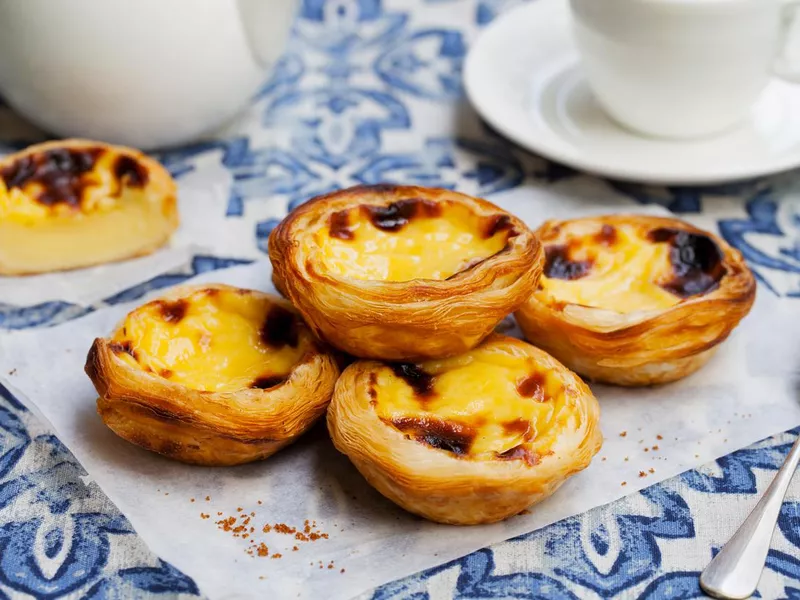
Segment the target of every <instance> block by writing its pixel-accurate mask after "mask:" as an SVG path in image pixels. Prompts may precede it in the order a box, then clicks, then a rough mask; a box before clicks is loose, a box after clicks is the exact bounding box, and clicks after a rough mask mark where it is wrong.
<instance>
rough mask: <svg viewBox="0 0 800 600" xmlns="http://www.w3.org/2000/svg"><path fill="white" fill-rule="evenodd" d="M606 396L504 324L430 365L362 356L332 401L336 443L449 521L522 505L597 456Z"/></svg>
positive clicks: (376, 477) (411, 506) (493, 515)
mask: <svg viewBox="0 0 800 600" xmlns="http://www.w3.org/2000/svg"><path fill="white" fill-rule="evenodd" d="M598 420H599V407H598V403H597V400H596V399H595V398H594V396H593V395H592V393H591V391H590V390H589V388H588V387H587V386H586V384H584V383H583V382H582V381H581V380H580V378H578V377H577V376H576V375H575V374H574V373H572V372H571V371H569V370H568V369H566V368H565V367H564V366H563V365H561V364H560V363H559V362H558V361H556V360H555V359H554V358H552V357H551V356H549V355H548V354H546V353H544V352H542V351H541V350H539V349H537V348H535V347H533V346H531V345H529V344H527V343H525V342H523V341H520V340H517V339H514V338H509V337H505V336H501V335H498V334H492V335H491V336H489V337H488V338H487V339H486V340H485V341H484V342H483V343H482V344H481V345H480V346H478V347H477V348H475V349H473V350H471V351H469V352H467V353H465V354H463V355H460V356H456V357H452V358H448V359H441V360H432V361H427V362H424V363H421V364H412V363H399V364H398V363H395V364H387V363H381V362H376V361H358V362H356V363H353V364H351V365H350V366H349V367H347V368H346V369H345V371H344V372H343V374H342V376H341V378H340V379H339V381H338V382H337V384H336V391H335V393H334V397H333V400H332V402H331V405H330V407H329V409H328V430H329V431H330V434H331V439H332V440H333V443H334V445H335V446H336V448H337V449H338V450H339V451H340V452H343V453H344V454H346V455H347V456H348V457H349V458H350V460H351V461H352V462H353V464H354V465H355V466H356V468H357V469H358V470H359V471H360V472H361V474H362V475H363V476H364V477H365V478H366V479H367V481H368V482H369V483H370V484H371V485H372V486H373V487H375V488H376V489H377V490H378V491H379V492H380V493H381V494H383V495H384V496H386V497H387V498H389V499H390V500H392V501H393V502H395V503H397V504H398V505H400V506H401V507H403V508H405V509H406V510H408V511H410V512H413V513H416V514H418V515H421V516H423V517H425V518H427V519H430V520H433V521H438V522H442V523H453V524H463V525H468V524H478V523H491V522H494V521H499V520H502V519H505V518H507V517H510V516H512V515H515V514H518V513H519V512H521V511H522V510H523V509H525V508H526V507H528V506H530V505H532V504H535V503H536V502H539V501H541V500H543V499H545V498H547V497H548V496H550V495H551V494H553V493H554V492H555V491H556V489H557V488H558V487H559V486H560V485H561V484H562V483H563V482H564V481H565V480H566V479H567V478H568V477H570V476H571V475H573V474H574V473H577V472H578V471H581V470H582V469H584V468H586V467H587V466H588V465H589V462H590V461H591V459H592V457H593V456H594V455H595V454H596V453H597V452H598V451H599V449H600V446H601V444H602V435H601V433H600V430H599V423H598Z"/></svg>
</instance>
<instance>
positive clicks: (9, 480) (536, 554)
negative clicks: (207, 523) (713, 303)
mask: <svg viewBox="0 0 800 600" xmlns="http://www.w3.org/2000/svg"><path fill="white" fill-rule="evenodd" d="M512 3H513V0H512V1H507V0H427V1H424V0H394V1H392V0H328V1H325V0H303V2H302V9H301V15H300V17H299V19H298V20H297V22H296V24H295V30H294V36H293V39H292V41H291V44H290V47H289V50H288V52H287V54H286V55H285V56H284V58H283V59H282V60H281V62H280V64H279V66H278V68H277V69H276V71H275V73H274V74H273V77H272V79H271V80H270V81H269V82H268V83H267V84H266V85H265V86H264V88H263V89H262V90H261V92H260V93H259V94H258V96H257V98H256V99H255V101H254V103H253V105H252V107H251V108H250V109H249V111H248V112H247V114H245V115H243V116H242V118H241V119H239V120H238V121H237V122H236V123H235V124H233V125H232V126H231V127H230V128H229V129H227V130H226V131H225V132H224V133H223V134H220V135H219V136H217V137H216V138H214V139H213V140H210V141H207V142H204V143H199V144H197V145H194V146H192V147H188V148H183V149H180V150H176V151H171V152H167V153H163V154H161V155H160V158H161V160H163V161H164V162H165V164H167V166H168V167H169V168H170V169H171V171H172V172H173V174H174V175H175V176H176V177H178V178H181V177H185V176H187V175H188V174H189V173H190V172H192V171H195V172H197V171H202V170H207V169H217V170H221V171H224V172H226V173H227V174H228V177H229V180H230V190H229V195H228V198H229V200H228V204H227V210H226V214H224V215H223V214H220V215H217V216H209V218H218V220H219V227H233V228H235V230H236V231H239V232H245V233H246V235H247V236H249V239H250V243H249V244H248V245H247V247H248V248H249V250H248V251H246V252H243V251H242V250H241V247H240V248H238V249H237V250H236V252H233V251H232V252H230V253H227V254H226V253H223V254H222V255H219V256H207V255H197V256H195V257H194V259H193V261H192V262H191V265H188V266H187V267H186V268H185V269H183V270H181V271H179V272H175V273H171V274H169V275H162V276H159V277H156V278H155V279H153V280H152V281H150V282H148V283H146V284H144V285H140V286H137V287H136V288H133V289H131V290H128V291H126V292H123V293H122V294H118V295H117V296H115V297H113V298H109V299H107V301H106V303H115V302H119V301H121V300H129V299H133V298H136V297H138V296H141V295H142V294H143V293H145V291H147V290H148V289H153V288H157V287H162V286H166V285H171V284H174V283H176V282H179V281H181V280H183V279H185V278H187V277H189V276H191V275H193V274H196V273H199V272H202V271H208V270H212V269H218V268H222V267H226V266H230V265H232V264H239V263H242V262H247V261H250V260H253V259H255V258H258V257H259V256H263V252H264V251H265V246H266V240H267V236H268V234H269V231H270V230H271V228H272V227H273V226H274V225H275V223H276V222H277V219H279V218H280V217H281V216H282V214H283V213H284V212H285V210H288V209H290V208H292V207H293V206H295V205H296V204H297V203H299V202H302V201H303V200H305V199H307V198H309V197H310V196H313V195H315V194H318V193H321V192H325V191H328V190H331V189H335V188H339V187H345V186H349V185H353V184H356V183H375V182H379V181H397V182H405V183H417V184H423V185H435V186H443V187H449V188H457V189H460V190H463V191H466V192H468V193H475V194H478V195H488V194H491V193H493V192H497V191H501V190H506V189H510V188H513V187H517V186H520V185H536V186H557V185H560V184H562V183H563V182H564V181H565V180H570V179H576V178H580V177H586V176H585V175H580V174H578V173H575V172H574V171H572V170H571V169H569V168H566V167H564V166H560V165H556V164H552V163H549V162H547V161H545V160H543V159H541V158H538V157H535V156H532V155H530V154H528V153H526V152H524V151H522V150H519V149H517V148H515V147H513V146H512V145H511V144H510V143H508V142H507V141H505V140H503V139H501V138H499V137H498V136H496V135H495V134H494V133H493V132H491V131H489V130H487V129H486V127H484V126H483V125H482V124H481V122H480V120H479V119H478V118H477V117H476V115H475V114H474V112H473V111H472V110H471V109H470V108H469V107H468V105H467V104H466V102H465V101H464V98H463V93H462V90H461V86H460V69H461V64H462V61H463V59H464V55H465V53H466V50H467V48H468V47H469V44H470V43H471V42H472V40H474V38H475V36H476V35H477V34H478V32H479V31H480V29H481V27H482V26H483V25H485V24H486V23H488V22H489V21H490V20H491V19H492V18H493V17H494V16H495V15H496V14H497V13H498V12H500V11H502V10H505V9H507V8H508V7H509V6H510V5H511V4H512ZM509 60H513V57H509ZM0 139H2V140H3V141H2V142H0V144H2V146H0V149H2V150H4V151H8V150H12V149H15V148H17V147H21V146H24V145H26V144H28V143H30V142H31V141H33V140H35V139H37V138H36V135H35V134H34V133H33V132H32V131H31V130H30V128H29V127H27V126H25V125H23V124H20V123H18V122H17V120H16V118H15V117H14V116H13V115H11V114H10V111H8V110H7V109H6V108H4V107H3V106H2V103H0ZM604 185H608V186H610V187H611V188H612V189H614V190H616V192H618V193H619V194H620V195H621V196H625V197H628V198H630V199H632V200H633V201H636V202H641V203H659V204H663V205H665V206H666V207H667V208H669V209H670V210H673V211H675V212H677V213H683V214H686V213H692V216H693V217H700V218H701V220H704V221H706V222H708V223H709V224H711V225H716V226H717V227H718V228H719V230H720V232H721V233H722V235H723V236H724V237H725V238H726V239H727V240H728V241H729V242H730V243H732V244H733V245H735V246H736V247H737V248H739V249H740V250H741V251H742V252H743V253H744V255H745V256H746V258H747V259H748V261H749V262H750V265H751V266H752V268H753V269H754V271H755V272H756V274H757V277H758V279H759V281H760V283H761V284H762V287H763V290H762V291H764V292H765V293H773V294H775V295H778V296H781V297H783V299H782V301H783V302H789V303H795V302H796V303H797V315H798V318H800V299H792V298H800V193H798V192H796V191H795V190H800V175H793V174H788V175H783V176H780V177H775V178H770V179H764V180H759V181H752V182H747V183H744V184H737V185H731V186H721V187H715V188H704V189H689V188H679V187H675V188H668V189H665V188H653V187H650V186H641V185H632V184H623V183H620V182H606V183H605V184H604ZM267 198H271V199H272V202H270V203H267V202H264V200H266V199H267ZM276 198H278V199H280V200H281V202H280V206H281V210H280V211H279V214H276V213H275V209H274V206H276V203H275V199H276ZM0 302H2V299H0ZM89 310H92V309H87V308H81V307H77V306H73V305H70V304H68V303H66V302H48V303H45V304H41V305H38V306H32V307H30V306H29V307H18V306H9V305H3V304H1V303H0V330H2V329H4V328H5V329H19V328H26V327H37V326H46V325H49V324H54V323H58V322H63V321H65V320H67V319H71V318H74V317H76V316H79V315H81V314H84V313H86V312H87V311H89ZM0 335H2V333H0ZM787 425H790V424H787ZM796 434H797V431H794V432H789V433H786V434H782V435H778V436H775V437H773V438H770V439H768V440H765V441H763V442H761V443H758V444H756V445H754V446H752V447H750V448H746V449H744V450H740V451H738V452H735V453H733V454H731V455H729V456H726V457H724V458H721V459H719V460H718V461H716V462H715V463H712V464H709V465H706V466H705V467H703V468H700V469H697V470H694V471H690V472H687V473H684V474H683V475H681V476H679V477H676V478H674V479H672V480H669V481H667V482H665V483H662V484H659V485H656V486H653V487H651V488H648V489H645V490H644V491H642V492H640V493H637V494H634V495H632V496H629V497H627V498H624V499H623V500H620V501H618V502H615V503H613V504H611V505H608V506H604V507H600V508H597V509H595V510H593V511H591V512H589V513H587V514H584V515H580V516H578V517H574V518H570V519H567V520H565V521H562V522H559V523H556V524H554V525H552V526H550V527H547V528H545V529H543V530H540V531H537V532H534V533H531V534H528V535H525V536H522V537H520V538H516V539H514V540H510V541H507V542H504V543H501V544H498V545H496V546H493V547H491V548H486V549H483V550H480V551H478V552H475V553H474V554H471V555H469V556H467V557H464V558H462V559H460V560H457V561H454V562H452V563H449V564H447V565H444V566H442V567H438V568H435V569H432V570H430V571H427V572H424V573H421V574H419V575H417V576H414V577H409V578H407V579H403V580H400V581H397V582H395V583H392V584H389V585H386V586H383V587H382V588H380V589H378V590H376V591H375V592H374V593H371V594H368V595H366V596H364V597H365V598H366V597H373V598H375V599H376V600H377V599H381V600H389V599H392V600H394V599H398V600H399V599H405V600H411V599H413V600H423V599H427V598H432V599H439V598H471V599H477V598H519V599H533V598H547V599H551V598H552V599H561V598H563V599H567V598H609V597H620V598H635V597H641V598H669V599H677V598H695V597H701V596H702V594H701V593H700V591H699V588H698V584H697V576H698V572H699V571H700V570H701V569H702V567H704V566H705V565H706V564H707V563H708V561H709V560H710V558H711V557H712V556H713V554H714V553H715V552H716V551H717V549H718V548H719V547H720V545H721V544H722V543H724V541H725V540H727V538H728V537H729V536H730V535H731V533H732V532H733V531H734V529H735V528H736V526H737V525H738V524H739V523H740V522H741V521H742V519H743V518H744V516H745V515H746V513H747V512H748V511H749V510H750V509H751V508H752V506H753V505H754V504H755V502H756V500H757V497H758V494H759V493H760V492H763V491H764V489H765V487H766V485H767V484H768V482H769V481H770V479H771V478H772V476H773V475H774V472H775V470H776V469H777V468H778V466H779V465H780V463H781V462H782V460H783V457H784V456H785V454H786V452H787V451H788V448H789V445H790V443H791V442H792V440H793V438H794V437H795V435H796ZM83 476H84V474H83V471H82V469H81V467H80V466H79V465H78V464H77V463H76V461H75V459H74V458H73V457H72V455H71V454H70V453H69V452H68V451H67V450H66V449H65V448H64V447H63V446H62V445H61V444H60V443H59V441H58V440H57V439H56V438H55V437H54V436H53V435H52V433H51V432H50V431H49V430H48V429H47V427H46V426H44V425H43V424H42V423H40V422H39V421H38V420H37V419H36V418H35V417H34V416H33V415H32V414H31V413H30V412H28V411H27V410H25V409H24V408H23V406H22V405H20V404H19V402H17V401H16V400H15V399H14V398H12V397H11V395H10V394H9V393H8V392H7V390H5V389H3V388H0V600H2V599H5V598H28V597H41V598H78V597H80V598H129V597H146V598H172V597H176V596H181V597H189V596H196V595H198V594H199V591H198V589H197V586H196V585H195V583H194V582H193V581H192V579H191V578H190V577H188V576H186V575H184V574H182V573H180V572H178V571H177V570H176V569H174V568H172V567H171V566H170V565H168V564H166V563H164V562H163V561H160V560H159V559H158V558H157V557H156V556H154V555H153V554H152V553H151V552H150V551H149V550H148V548H147V547H146V546H145V545H144V543H143V542H142V541H141V540H140V539H139V538H138V537H137V536H136V534H135V533H134V532H133V530H132V529H131V526H130V524H129V523H128V521H127V520H126V519H125V517H124V516H122V515H121V514H120V513H119V511H118V510H117V509H116V508H115V507H114V506H113V505H112V504H111V503H110V502H109V501H108V499H106V498H105V496H104V495H103V493H102V492H101V491H100V490H99V489H98V488H97V486H96V485H94V484H92V483H86V482H85V481H84V478H83ZM759 592H760V595H761V597H763V598H770V599H772V598H776V599H777V598H787V599H800V481H798V482H797V483H796V484H795V485H794V486H793V488H792V490H791V491H790V495H789V497H788V498H787V501H786V503H785V504H784V505H783V509H782V512H781V518H780V522H779V527H778V531H777V534H776V536H775V540H774V543H773V549H772V551H771V552H770V555H769V560H768V563H767V569H766V571H765V574H764V577H763V579H762V582H761V586H760V588H759Z"/></svg>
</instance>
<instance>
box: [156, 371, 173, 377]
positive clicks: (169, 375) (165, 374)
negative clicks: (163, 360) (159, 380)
mask: <svg viewBox="0 0 800 600" xmlns="http://www.w3.org/2000/svg"><path fill="white" fill-rule="evenodd" d="M158 374H159V375H161V376H162V377H163V378H164V379H169V378H170V377H172V371H170V370H169V369H161V371H160V372H159V373H158Z"/></svg>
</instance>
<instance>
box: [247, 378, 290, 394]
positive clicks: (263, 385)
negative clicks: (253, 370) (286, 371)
mask: <svg viewBox="0 0 800 600" xmlns="http://www.w3.org/2000/svg"><path fill="white" fill-rule="evenodd" d="M284 381H286V377H284V376H280V375H265V376H263V377H258V378H257V379H256V380H255V381H253V383H251V384H250V387H251V388H256V389H259V390H268V389H269V388H273V387H275V386H277V385H280V384H282V383H283V382H284Z"/></svg>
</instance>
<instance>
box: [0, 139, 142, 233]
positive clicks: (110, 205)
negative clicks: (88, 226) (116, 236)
mask: <svg viewBox="0 0 800 600" xmlns="http://www.w3.org/2000/svg"><path fill="white" fill-rule="evenodd" d="M59 152H60V153H61V154H62V155H63V154H69V155H71V156H73V157H83V158H73V159H72V160H73V163H77V162H79V161H80V160H84V161H86V162H87V164H88V163H91V165H92V166H91V168H90V169H88V170H86V171H83V172H75V173H72V174H69V173H55V171H56V169H57V168H58V167H56V166H55V165H56V163H55V162H54V161H55V159H48V158H47V157H48V156H50V155H53V154H54V151H50V152H43V153H41V154H34V155H33V156H31V157H29V158H27V159H20V161H18V162H21V161H23V160H27V161H28V164H29V166H28V167H27V168H26V167H24V166H23V167H20V166H16V167H15V168H7V173H6V175H7V176H8V175H9V174H11V175H12V176H13V173H14V170H19V169H20V168H23V169H26V170H27V171H28V172H29V173H30V177H28V178H26V179H25V180H24V181H23V182H22V183H21V184H20V185H19V186H16V185H14V186H9V185H8V184H7V183H6V180H5V178H4V177H0V220H5V221H11V222H16V223H19V224H23V225H35V224H36V223H37V222H40V221H43V220H45V219H47V218H53V217H76V216H80V215H83V216H87V215H92V214H94V213H104V212H108V211H111V210H113V209H115V208H117V207H118V206H119V205H120V204H122V203H125V202H126V201H127V200H128V199H129V197H130V199H137V198H139V197H141V196H142V194H143V189H142V188H141V187H128V186H124V185H121V184H122V183H123V182H121V181H120V179H119V177H118V173H119V172H120V170H119V165H120V164H123V165H124V166H125V163H121V162H120V161H127V166H128V167H129V168H136V161H135V160H134V159H132V158H129V157H126V156H123V155H121V154H119V153H117V152H114V151H112V150H109V149H104V148H99V147H98V148H90V149H87V150H71V151H64V150H62V151H59ZM8 178H9V179H12V177H8ZM65 190H66V194H64V196H70V195H72V194H74V196H75V197H74V198H67V200H71V201H61V200H59V201H52V200H51V201H49V202H44V203H43V202H41V201H40V200H39V198H40V197H41V196H42V195H43V194H50V195H51V197H57V196H58V195H59V192H63V191H65Z"/></svg>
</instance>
